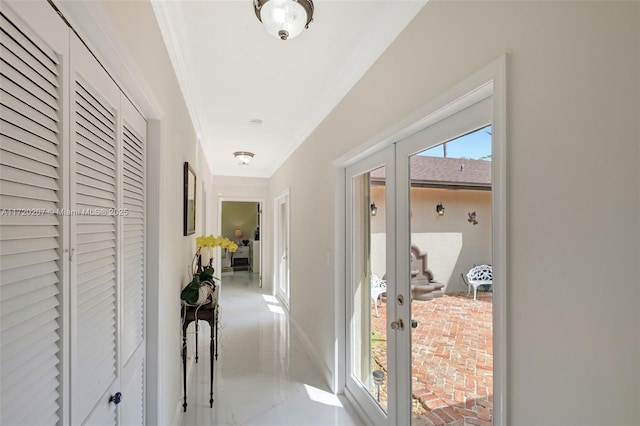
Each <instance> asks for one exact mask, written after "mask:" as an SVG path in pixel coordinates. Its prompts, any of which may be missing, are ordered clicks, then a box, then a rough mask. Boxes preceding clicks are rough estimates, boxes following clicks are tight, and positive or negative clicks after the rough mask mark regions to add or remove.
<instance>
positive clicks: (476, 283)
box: [462, 265, 493, 300]
mask: <svg viewBox="0 0 640 426" xmlns="http://www.w3.org/2000/svg"><path fill="white" fill-rule="evenodd" d="M462 278H463V280H464V276H463V277H462ZM465 284H467V285H468V288H467V296H468V295H469V294H470V293H471V287H473V300H476V294H477V292H478V287H480V286H481V285H486V286H489V287H491V286H493V268H492V267H491V265H478V266H474V267H473V268H471V270H470V271H469V272H467V279H466V281H465Z"/></svg>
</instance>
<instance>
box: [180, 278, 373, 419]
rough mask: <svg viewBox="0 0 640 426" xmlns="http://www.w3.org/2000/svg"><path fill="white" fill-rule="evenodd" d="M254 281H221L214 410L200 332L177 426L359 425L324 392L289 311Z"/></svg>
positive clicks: (344, 406) (340, 400)
mask: <svg viewBox="0 0 640 426" xmlns="http://www.w3.org/2000/svg"><path fill="white" fill-rule="evenodd" d="M254 277H255V275H253V274H251V273H249V272H246V271H236V272H235V273H234V274H233V276H225V277H223V278H224V280H223V283H222V287H221V292H220V297H221V299H220V306H221V311H220V312H221V318H220V349H219V358H218V360H217V361H216V364H215V367H214V372H215V383H214V400H215V402H214V405H213V408H209V362H208V361H209V359H208V350H209V348H208V342H209V339H208V333H207V334H206V335H205V332H206V331H207V330H205V329H206V328H207V327H206V326H201V329H202V330H203V332H202V339H200V346H199V352H200V354H201V355H200V357H201V358H200V361H199V363H198V364H196V367H195V368H194V371H193V373H192V374H194V375H195V376H193V377H192V378H191V384H190V386H189V389H188V391H187V395H188V404H189V406H188V408H187V412H186V413H185V414H184V415H183V419H182V425H183V426H195V425H274V426H276V425H277V426H289V425H290V426H305V425H318V426H320V425H323V426H324V425H326V426H334V425H361V424H362V422H361V421H360V420H359V418H358V417H357V415H356V414H355V413H354V412H353V410H352V409H351V408H349V407H348V406H347V404H348V403H347V402H346V400H345V398H344V397H342V396H336V395H333V394H332V393H331V392H330V391H329V387H328V385H327V384H326V383H325V382H324V380H323V378H322V376H321V375H320V373H319V371H318V370H317V368H316V367H315V365H314V363H313V361H312V360H311V358H310V357H309V355H308V354H307V353H306V351H305V350H304V347H303V346H302V343H301V342H300V340H299V338H298V337H297V336H296V335H295V334H294V333H293V331H292V329H291V327H290V326H289V319H288V316H287V313H286V311H285V310H284V309H283V308H282V306H281V305H280V303H279V302H278V301H277V300H276V298H274V297H273V296H269V295H264V294H262V293H261V290H260V289H259V288H258V284H257V282H256V281H255V278H254Z"/></svg>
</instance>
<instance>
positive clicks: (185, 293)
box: [180, 235, 238, 305]
mask: <svg viewBox="0 0 640 426" xmlns="http://www.w3.org/2000/svg"><path fill="white" fill-rule="evenodd" d="M196 245H197V246H198V248H197V249H196V254H195V256H194V257H193V261H192V262H191V269H192V271H193V278H192V279H191V282H190V283H189V284H187V286H186V287H185V288H184V289H183V290H182V293H181V294H180V298H181V299H182V300H183V301H184V303H185V304H188V305H204V304H206V303H209V302H210V296H211V294H213V291H214V289H215V284H214V280H219V278H217V277H214V276H213V273H214V272H215V271H214V269H213V249H214V248H215V247H221V248H223V249H227V250H229V251H230V252H231V253H234V252H235V251H236V250H238V245H237V244H236V243H234V242H233V241H231V240H229V239H228V238H225V237H222V236H219V237H215V236H213V235H209V236H206V235H202V236H200V237H197V238H196ZM203 255H207V256H208V257H209V261H208V263H207V265H206V266H204V267H203V266H202V256H203ZM196 260H197V267H196V265H195V263H196Z"/></svg>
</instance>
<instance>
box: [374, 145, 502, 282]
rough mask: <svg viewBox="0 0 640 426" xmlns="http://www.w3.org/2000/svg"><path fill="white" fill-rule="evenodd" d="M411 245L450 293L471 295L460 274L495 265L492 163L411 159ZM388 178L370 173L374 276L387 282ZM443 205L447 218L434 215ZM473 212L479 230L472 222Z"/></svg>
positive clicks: (416, 157) (447, 159)
mask: <svg viewBox="0 0 640 426" xmlns="http://www.w3.org/2000/svg"><path fill="white" fill-rule="evenodd" d="M410 170H411V212H412V216H411V235H412V244H415V245H416V246H418V247H419V248H420V249H421V250H422V251H425V252H427V259H428V266H429V269H431V270H432V271H433V273H434V275H435V280H436V281H439V282H441V283H443V284H445V288H444V289H445V292H446V293H454V292H461V291H467V287H466V286H465V285H464V283H463V282H462V279H461V277H460V274H461V273H466V272H468V271H469V269H471V268H472V267H473V266H475V265H479V264H491V263H492V262H491V249H492V243H491V240H492V226H491V220H492V217H491V161H485V160H473V159H465V158H444V157H429V156H424V155H414V156H413V157H411V164H410ZM384 185H385V173H384V169H376V170H374V171H372V172H371V200H372V202H374V203H375V204H376V206H377V208H378V211H377V214H376V215H375V216H372V217H371V232H372V237H371V238H372V241H371V257H372V265H371V268H372V272H373V273H374V274H376V275H378V276H381V277H382V276H384V275H385V272H386V271H384V266H382V265H384V259H385V252H386V250H385V246H384V241H385V233H384V220H385V210H386V209H385V192H386V191H385V186H384ZM438 204H442V205H443V207H444V209H445V210H444V215H442V216H440V215H438V214H437V212H436V206H437V205H438ZM472 212H475V213H476V217H477V224H475V225H473V224H472V223H471V222H469V221H468V217H469V213H472Z"/></svg>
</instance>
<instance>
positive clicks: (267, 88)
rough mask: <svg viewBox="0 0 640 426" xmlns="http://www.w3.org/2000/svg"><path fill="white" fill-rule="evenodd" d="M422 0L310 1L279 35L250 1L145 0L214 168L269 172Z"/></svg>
mask: <svg viewBox="0 0 640 426" xmlns="http://www.w3.org/2000/svg"><path fill="white" fill-rule="evenodd" d="M425 3H426V0H420V1H418V0H386V1H380V0H378V1H364V0H343V1H334V0H315V1H314V4H315V13H314V20H313V22H312V23H311V24H310V26H309V29H308V30H305V31H304V32H303V33H302V34H301V35H300V36H298V37H297V38H295V39H292V40H287V41H281V40H278V39H276V38H275V37H273V36H271V35H269V34H268V33H267V32H266V30H265V29H264V28H263V27H262V24H261V23H260V22H259V21H258V19H257V18H256V16H255V14H254V11H253V6H252V1H251V0H227V1H222V0H208V1H154V2H153V7H154V11H155V13H156V16H157V18H158V22H159V25H160V28H161V30H162V33H163V37H164V39H165V43H166V45H167V49H168V51H169V55H170V56H171V60H172V63H173V66H174V69H175V71H176V75H177V76H178V80H179V82H180V86H181V89H182V92H183V94H184V97H185V99H186V102H187V107H188V108H189V112H190V114H191V117H192V120H193V122H194V124H195V126H196V130H197V131H198V133H199V138H200V140H201V141H202V144H203V146H204V148H205V151H206V154H207V158H208V160H209V164H210V165H211V167H212V171H213V174H214V175H228V176H247V177H269V176H271V175H272V174H273V173H274V172H275V171H276V170H277V169H278V167H279V166H280V165H281V164H282V163H283V162H284V160H286V158H288V157H289V155H291V154H292V153H293V152H294V151H295V149H296V148H297V147H298V146H299V145H300V144H301V143H302V142H303V141H304V140H305V139H306V138H307V137H308V136H309V135H310V134H311V132H312V131H313V130H314V129H315V128H316V126H317V125H318V124H320V122H321V121H322V120H323V119H324V118H325V117H326V116H327V115H328V114H329V112H330V111H331V110H332V109H333V108H334V107H335V106H336V105H337V104H338V102H339V101H340V100H341V99H342V98H343V97H344V96H345V95H346V94H347V92H348V91H349V90H350V89H351V88H352V87H353V86H354V85H355V83H356V82H357V81H358V80H359V79H360V77H362V75H363V74H364V73H365V72H366V71H367V70H368V69H369V67H371V65H373V63H374V62H375V61H376V60H377V59H378V57H379V56H380V55H381V54H382V53H383V52H384V50H385V49H386V48H387V47H388V46H389V45H390V44H391V42H392V41H393V40H394V39H395V38H396V37H397V36H398V34H400V32H401V31H402V30H403V29H404V28H405V27H406V25H407V24H408V23H409V22H410V21H411V20H412V19H413V17H414V16H415V15H416V14H417V13H418V11H419V10H420V9H421V8H422V7H423V6H424V4H425ZM253 120H261V123H262V124H255V123H252V121H253ZM235 151H251V152H253V153H255V154H256V155H255V158H254V159H253V161H252V162H251V163H250V164H249V165H247V166H242V165H239V164H238V161H237V160H236V159H235V158H234V157H233V152H235Z"/></svg>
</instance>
